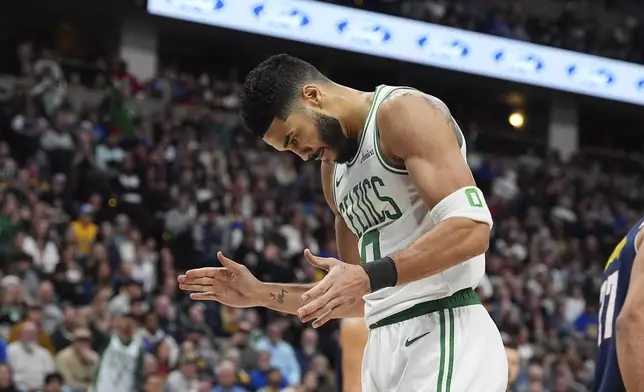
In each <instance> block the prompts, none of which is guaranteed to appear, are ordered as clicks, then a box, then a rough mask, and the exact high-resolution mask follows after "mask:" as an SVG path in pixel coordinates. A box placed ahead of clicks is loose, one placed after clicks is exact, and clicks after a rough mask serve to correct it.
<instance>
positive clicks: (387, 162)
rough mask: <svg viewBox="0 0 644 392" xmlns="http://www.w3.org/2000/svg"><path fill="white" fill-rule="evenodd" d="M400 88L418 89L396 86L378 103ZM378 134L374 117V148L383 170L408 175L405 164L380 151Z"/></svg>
mask: <svg viewBox="0 0 644 392" xmlns="http://www.w3.org/2000/svg"><path fill="white" fill-rule="evenodd" d="M400 90H413V91H418V90H415V89H413V88H411V87H396V88H394V89H392V90H391V91H389V92H388V93H387V95H385V96H384V97H383V98H382V101H380V103H383V102H385V101H386V100H387V98H389V97H390V96H391V95H392V94H393V93H395V92H397V91H400ZM379 135H380V127H379V126H378V120H377V119H376V126H375V130H374V132H373V143H374V149H375V150H376V157H377V158H378V161H379V162H380V164H381V165H382V167H383V168H385V170H387V171H389V172H391V173H394V174H400V175H409V172H407V168H406V167H405V165H401V164H399V163H396V162H393V161H391V159H389V158H387V156H386V155H385V153H384V152H383V151H382V147H381V146H380V138H379V137H378V136H379Z"/></svg>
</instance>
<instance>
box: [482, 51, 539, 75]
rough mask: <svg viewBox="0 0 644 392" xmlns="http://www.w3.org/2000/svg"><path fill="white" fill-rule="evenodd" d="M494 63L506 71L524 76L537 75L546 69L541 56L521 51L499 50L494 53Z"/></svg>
mask: <svg viewBox="0 0 644 392" xmlns="http://www.w3.org/2000/svg"><path fill="white" fill-rule="evenodd" d="M494 61H495V62H496V63H497V64H498V65H499V66H500V67H501V68H503V69H505V70H506V71H509V72H517V73H521V74H524V75H527V74H536V73H538V72H541V71H542V70H543V68H544V63H543V60H541V58H540V57H539V56H537V55H535V54H532V53H526V52H521V51H511V50H507V51H506V50H499V51H497V52H496V53H494Z"/></svg>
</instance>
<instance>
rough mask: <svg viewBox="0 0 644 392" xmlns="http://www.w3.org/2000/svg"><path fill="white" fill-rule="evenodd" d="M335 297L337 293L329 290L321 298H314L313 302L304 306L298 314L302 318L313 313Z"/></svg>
mask: <svg viewBox="0 0 644 392" xmlns="http://www.w3.org/2000/svg"><path fill="white" fill-rule="evenodd" d="M334 299H335V295H333V294H332V293H331V292H329V291H327V292H326V293H325V294H324V295H322V296H321V297H319V298H316V299H313V300H312V301H311V302H309V303H308V304H306V305H304V306H302V307H301V308H300V309H299V310H298V311H297V315H298V317H299V318H300V319H302V318H303V317H306V316H308V315H310V314H313V313H314V312H316V311H318V310H320V309H322V308H324V306H326V304H328V303H329V302H331V301H332V300H334Z"/></svg>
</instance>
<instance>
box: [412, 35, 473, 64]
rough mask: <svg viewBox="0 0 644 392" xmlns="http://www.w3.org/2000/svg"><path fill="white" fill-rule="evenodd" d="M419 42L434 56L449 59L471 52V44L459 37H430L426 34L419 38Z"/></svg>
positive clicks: (461, 56) (464, 55) (419, 44)
mask: <svg viewBox="0 0 644 392" xmlns="http://www.w3.org/2000/svg"><path fill="white" fill-rule="evenodd" d="M417 44H418V46H420V47H421V48H422V49H423V50H424V51H425V52H428V53H429V54H431V55H432V56H439V57H445V58H449V59H456V58H463V57H466V56H467V55H468V54H469V53H470V48H469V46H467V44H466V43H465V42H463V41H461V40H459V39H444V38H437V37H430V36H429V35H428V34H426V35H423V36H421V37H420V38H419V39H418V41H417Z"/></svg>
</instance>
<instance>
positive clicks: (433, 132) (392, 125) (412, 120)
mask: <svg viewBox="0 0 644 392" xmlns="http://www.w3.org/2000/svg"><path fill="white" fill-rule="evenodd" d="M377 122H378V132H379V134H378V137H379V141H380V143H381V145H382V148H383V150H384V151H386V152H387V153H388V155H391V156H393V157H394V158H399V159H400V158H404V157H405V155H409V154H414V153H415V152H418V151H416V150H417V149H419V148H426V146H427V145H428V143H429V144H439V143H432V141H436V142H439V141H440V140H434V139H436V138H438V139H441V136H446V135H447V136H448V137H451V135H452V134H455V133H457V132H455V130H456V128H457V125H456V124H455V121H454V119H453V117H452V115H451V112H450V110H449V108H448V107H447V105H446V104H445V103H444V102H443V101H441V100H440V99H439V98H436V97H434V96H431V95H428V94H425V93H423V92H421V91H418V90H412V89H404V90H401V91H399V92H394V93H393V94H392V95H391V96H390V97H388V98H387V99H386V100H385V101H383V102H382V104H381V105H380V106H379V107H378V112H377ZM442 131H445V132H444V133H445V134H446V135H441V134H440V133H441V132H442Z"/></svg>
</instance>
